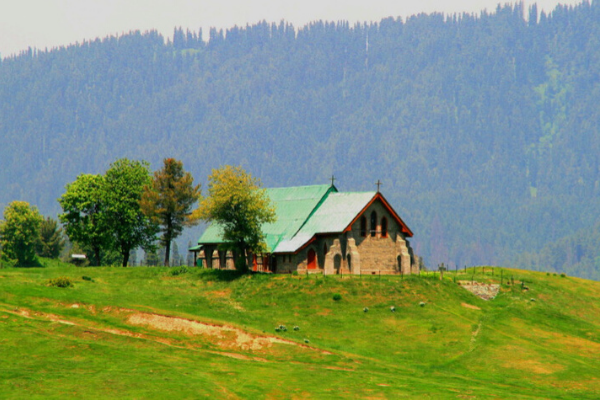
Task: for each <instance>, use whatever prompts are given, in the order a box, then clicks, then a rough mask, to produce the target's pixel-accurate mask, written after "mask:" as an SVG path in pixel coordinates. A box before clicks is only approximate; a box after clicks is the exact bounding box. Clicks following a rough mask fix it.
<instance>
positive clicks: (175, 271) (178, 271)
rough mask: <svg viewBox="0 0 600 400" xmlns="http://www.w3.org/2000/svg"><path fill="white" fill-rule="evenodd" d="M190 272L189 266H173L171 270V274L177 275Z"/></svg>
mask: <svg viewBox="0 0 600 400" xmlns="http://www.w3.org/2000/svg"><path fill="white" fill-rule="evenodd" d="M188 272H189V270H188V268H187V267H178V268H173V269H172V270H171V276H177V275H181V274H187V273H188Z"/></svg>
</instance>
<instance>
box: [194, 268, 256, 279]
mask: <svg viewBox="0 0 600 400" xmlns="http://www.w3.org/2000/svg"><path fill="white" fill-rule="evenodd" d="M198 275H199V276H200V277H201V278H202V279H203V280H206V281H218V282H231V281H235V280H236V279H239V278H242V277H244V276H246V275H250V272H246V273H244V272H240V271H232V270H221V269H201V270H200V271H199V272H198Z"/></svg>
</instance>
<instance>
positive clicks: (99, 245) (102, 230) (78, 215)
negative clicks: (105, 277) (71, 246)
mask: <svg viewBox="0 0 600 400" xmlns="http://www.w3.org/2000/svg"><path fill="white" fill-rule="evenodd" d="M66 189H67V190H66V192H65V193H64V194H63V195H62V196H61V197H60V198H59V199H58V202H59V203H60V206H61V207H62V209H63V213H62V214H60V215H59V216H58V217H59V219H60V221H61V222H62V223H63V224H64V226H65V229H66V232H67V236H69V239H70V240H71V241H72V242H77V243H79V244H80V245H81V246H82V247H83V248H89V249H90V250H91V252H92V254H93V256H94V263H93V265H97V266H98V265H100V262H101V258H100V256H101V251H102V250H103V249H106V248H108V247H109V245H110V240H111V237H110V232H109V230H108V227H107V224H106V218H105V214H104V208H105V203H104V199H103V197H104V194H103V193H104V177H102V176H101V175H91V174H81V175H79V176H78V177H77V179H75V181H74V182H72V183H69V184H68V185H67V188H66Z"/></svg>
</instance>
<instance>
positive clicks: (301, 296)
mask: <svg viewBox="0 0 600 400" xmlns="http://www.w3.org/2000/svg"><path fill="white" fill-rule="evenodd" d="M45 264H46V267H45V268H32V269H0V348H1V349H2V366H1V367H0V382H2V385H1V386H0V397H1V398H5V399H10V398H15V399H17V398H19V399H20V398H107V397H119V398H165V397H176V398H201V397H210V398H258V399H260V398H265V399H272V398H290V399H295V398H298V399H299V398H303V399H306V398H403V397H406V398H409V397H419V398H428V397H429V398H523V399H527V398H556V399H568V398H573V399H597V398H599V397H600V301H599V300H600V282H592V281H585V280H582V279H576V278H571V277H561V276H560V275H554V274H550V275H548V274H545V273H539V272H528V271H521V270H508V269H504V270H501V269H499V268H494V269H493V270H492V268H490V267H487V268H486V269H485V273H484V270H483V269H482V268H480V267H479V268H477V269H475V270H473V269H468V270H467V271H466V272H465V271H463V272H461V273H458V274H457V275H455V273H454V272H452V273H447V274H446V275H445V277H444V280H443V281H442V280H440V279H439V275H437V276H435V277H434V276H432V275H429V276H427V275H425V274H424V275H422V276H413V277H409V278H406V277H405V278H404V279H402V278H401V277H380V278H379V277H375V276H363V277H360V278H359V277H343V278H340V277H323V276H318V277H316V276H311V277H306V276H291V275H290V276H276V275H275V276H269V275H248V276H238V275H236V274H235V273H228V272H223V271H207V270H199V269H190V270H189V272H187V273H182V274H179V275H174V274H173V271H175V269H173V268H171V269H166V268H127V269H124V268H109V267H103V268H77V267H73V266H69V265H64V264H58V263H57V262H55V261H46V262H45ZM492 271H493V276H492ZM500 274H502V280H503V283H504V284H503V285H502V287H501V289H500V293H499V294H498V295H497V297H496V298H495V299H494V300H491V301H485V300H483V299H481V298H479V297H477V296H475V295H473V294H471V293H470V292H468V291H467V290H465V289H464V288H463V287H461V286H460V285H458V284H457V283H455V282H454V281H455V280H456V281H457V282H458V281H471V280H474V281H478V282H488V283H492V282H496V283H500ZM61 276H66V277H69V278H70V279H71V280H72V281H73V282H74V286H72V287H68V288H60V287H53V286H48V285H47V283H48V281H49V280H50V279H53V278H57V277H61ZM83 276H86V278H91V279H92V280H84V279H82V277H83ZM511 276H512V278H513V279H514V284H510V285H507V284H506V283H507V281H508V280H509V278H511ZM522 281H524V285H522V284H521V282H522ZM509 282H511V283H512V281H509ZM523 287H527V288H528V290H524V289H523ZM335 293H339V294H341V296H342V299H341V300H339V301H334V300H333V298H332V297H333V294H335ZM421 302H422V303H425V304H424V305H421V304H420V303H421ZM392 306H394V307H395V309H396V311H395V312H392V311H391V310H390V307H392ZM365 307H368V312H365V311H364V308H365ZM280 325H285V326H286V328H287V330H286V331H279V332H276V330H275V328H276V327H279V326H280ZM296 326H297V327H298V328H299V329H298V330H294V327H296Z"/></svg>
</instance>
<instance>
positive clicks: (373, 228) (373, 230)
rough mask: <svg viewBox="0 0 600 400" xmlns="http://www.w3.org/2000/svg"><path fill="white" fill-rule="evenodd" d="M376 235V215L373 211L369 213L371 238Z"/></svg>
mask: <svg viewBox="0 0 600 400" xmlns="http://www.w3.org/2000/svg"><path fill="white" fill-rule="evenodd" d="M376 233H377V213H376V212H375V211H373V212H372V213H371V236H375V234H376Z"/></svg>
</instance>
